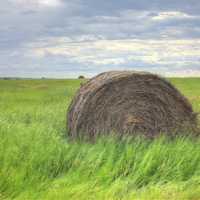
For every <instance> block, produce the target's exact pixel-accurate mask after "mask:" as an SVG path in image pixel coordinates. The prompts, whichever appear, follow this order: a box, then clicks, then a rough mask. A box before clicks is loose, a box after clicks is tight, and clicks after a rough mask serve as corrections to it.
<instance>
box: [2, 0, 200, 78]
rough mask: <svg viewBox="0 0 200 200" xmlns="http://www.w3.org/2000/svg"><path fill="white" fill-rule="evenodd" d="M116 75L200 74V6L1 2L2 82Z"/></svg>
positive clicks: (130, 1) (113, 0) (108, 0)
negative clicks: (121, 72) (125, 72)
mask: <svg viewBox="0 0 200 200" xmlns="http://www.w3.org/2000/svg"><path fill="white" fill-rule="evenodd" d="M110 70H137V71H149V72H152V73H156V74H161V75H163V76H200V1H199V0H101V1H100V0H71V1H69V0H4V1H3V0H2V1H0V77H5V76H11V77H52V78H68V77H70V78H71V77H75V78H76V77H78V76H79V75H84V76H86V77H91V76H94V75H96V74H98V73H101V72H104V71H110Z"/></svg>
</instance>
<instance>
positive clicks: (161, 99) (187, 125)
mask: <svg viewBox="0 0 200 200" xmlns="http://www.w3.org/2000/svg"><path fill="white" fill-rule="evenodd" d="M196 123H197V122H196V114H195V113H194V112H193V110H192V106H191V104H190V103H189V101H188V100H187V99H186V98H185V97H184V96H183V95H182V94H181V93H180V92H179V91H178V90H177V89H176V88H175V87H173V85H172V84H171V83H169V82H168V81H167V80H165V79H164V78H161V77H159V76H157V75H154V74H150V73H146V72H135V71H110V72H105V73H102V74H99V75H98V76H96V77H94V78H92V79H90V80H89V81H88V82H87V83H85V84H84V85H82V86H81V88H80V89H79V90H78V92H77V94H76V96H75V98H74V99H73V101H72V103H71V105H70V106H69V110H68V117H67V127H68V134H69V135H70V136H72V137H73V138H76V137H82V136H83V137H85V136H86V137H89V138H95V137H96V136H97V135H99V134H110V133H117V134H119V135H123V134H132V135H134V134H142V135H144V136H147V137H149V138H152V137H155V136H157V135H159V134H160V133H162V134H167V135H169V136H173V135H174V134H175V133H178V131H182V130H183V129H184V130H185V129H186V130H188V129H190V130H191V128H194V127H196ZM180 134H181V132H180Z"/></svg>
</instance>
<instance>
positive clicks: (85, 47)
mask: <svg viewBox="0 0 200 200" xmlns="http://www.w3.org/2000/svg"><path fill="white" fill-rule="evenodd" d="M85 38H87V37H85ZM29 47H30V51H29V52H28V55H29V56H31V57H36V58H40V59H42V58H44V57H48V56H49V57H60V59H61V58H62V59H66V60H68V61H70V62H72V63H77V64H78V65H82V66H93V68H98V69H111V68H112V69H119V68H120V67H124V68H126V69H131V68H133V69H134V67H136V68H137V67H142V68H144V69H145V70H149V71H151V70H153V72H160V73H162V74H166V75H169V74H170V75H171V74H173V73H174V74H175V75H177V73H179V74H180V75H187V73H186V72H188V76H191V75H199V73H200V66H199V67H198V64H199V63H200V40H199V39H190V40H136V39H127V40H93V41H92V40H91V41H90V40H89V41H88V40H86V41H79V42H76V41H73V40H70V38H51V39H50V40H47V41H46V43H45V42H44V41H43V44H42V45H41V43H40V42H38V43H37V44H36V43H35V44H31V45H30V46H29ZM153 66H155V67H154V68H153ZM186 66H190V68H189V69H188V70H186V69H185V67H186ZM192 66H195V69H192ZM160 67H161V68H162V69H161V68H160ZM163 67H164V68H163ZM165 67H166V69H165ZM174 69H176V70H177V71H178V72H177V71H174ZM170 70H171V71H170ZM195 70H196V71H195Z"/></svg>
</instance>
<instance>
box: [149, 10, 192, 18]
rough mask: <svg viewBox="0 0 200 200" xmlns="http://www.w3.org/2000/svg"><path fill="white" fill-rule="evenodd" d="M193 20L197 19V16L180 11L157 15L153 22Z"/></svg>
mask: <svg viewBox="0 0 200 200" xmlns="http://www.w3.org/2000/svg"><path fill="white" fill-rule="evenodd" d="M192 18H195V16H192V15H189V14H187V13H184V12H180V11H168V12H159V13H158V14H157V15H155V16H153V17H152V19H153V20H168V19H192Z"/></svg>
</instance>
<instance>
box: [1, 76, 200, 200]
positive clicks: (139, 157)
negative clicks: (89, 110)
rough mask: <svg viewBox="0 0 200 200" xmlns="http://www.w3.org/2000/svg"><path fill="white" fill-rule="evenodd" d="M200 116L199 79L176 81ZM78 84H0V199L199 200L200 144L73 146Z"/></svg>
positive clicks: (162, 141)
mask: <svg viewBox="0 0 200 200" xmlns="http://www.w3.org/2000/svg"><path fill="white" fill-rule="evenodd" d="M170 81H172V82H173V83H174V84H175V86H176V87H177V88H179V89H180V90H181V91H182V93H183V94H185V95H186V96H187V97H188V98H189V100H190V101H191V102H192V104H193V106H194V109H195V111H197V112H200V78H187V79H186V78H185V79H181V78H180V79H170ZM79 85H80V81H79V80H0V199H1V200H3V199H5V200H9V199H16V200H32V199H35V200H68V199H69V200H93V199H94V200H165V199H166V200H200V139H192V138H181V137H180V138H177V139H175V140H173V141H170V140H169V139H167V138H159V139H156V140H154V141H153V142H152V141H148V140H144V139H141V138H136V139H132V138H124V139H122V140H121V141H118V140H117V139H116V138H112V137H104V138H103V137H102V138H99V139H98V141H97V142H96V143H95V144H90V143H87V142H81V141H77V142H73V143H72V142H69V141H68V139H67V134H66V131H65V130H66V110H67V107H68V105H69V103H70V100H71V98H72V97H73V95H74V93H75V91H76V90H77V88H78V87H79Z"/></svg>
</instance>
